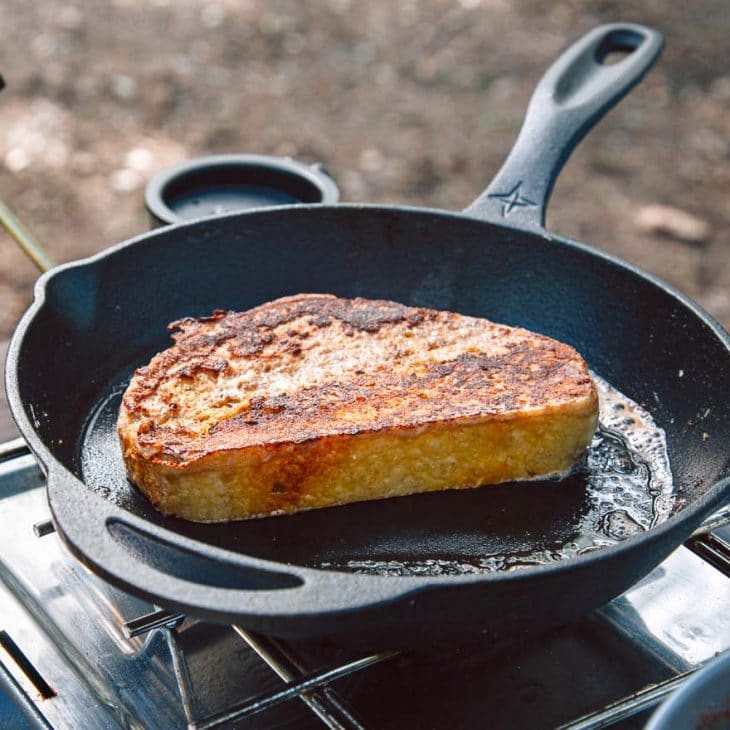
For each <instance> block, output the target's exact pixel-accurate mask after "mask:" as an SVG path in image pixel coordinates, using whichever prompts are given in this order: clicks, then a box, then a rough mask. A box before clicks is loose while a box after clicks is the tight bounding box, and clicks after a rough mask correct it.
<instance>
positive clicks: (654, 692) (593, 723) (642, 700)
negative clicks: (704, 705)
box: [555, 667, 699, 730]
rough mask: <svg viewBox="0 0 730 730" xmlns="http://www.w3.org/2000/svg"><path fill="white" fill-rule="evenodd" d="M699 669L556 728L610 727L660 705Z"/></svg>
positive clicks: (574, 729)
mask: <svg viewBox="0 0 730 730" xmlns="http://www.w3.org/2000/svg"><path fill="white" fill-rule="evenodd" d="M697 669H699V667H697V668H696V669H691V670H690V671H688V672H683V673H682V674H678V675H677V676H676V677H673V678H672V679H668V680H667V681H666V682H662V683H661V684H655V685H652V686H651V687H647V688H645V689H642V690H640V691H639V692H635V693H634V694H632V695H629V696H628V697H626V698H625V699H623V700H619V701H618V702H614V703H613V704H612V705H609V706H608V707H606V708H604V709H602V710H598V711H597V712H591V713H590V714H588V715H583V717H579V718H578V719H577V720H573V721H572V722H568V723H566V724H565V725H560V726H559V727H557V728H555V730H601V728H606V727H610V726H611V725H613V724H615V723H617V722H619V721H620V720H625V719H626V718H627V717H633V716H634V715H638V714H639V713H640V712H642V711H643V710H648V709H649V708H650V707H654V706H655V705H658V704H659V702H660V701H661V700H662V699H664V697H666V696H667V695H668V694H670V693H671V692H674V690H676V689H678V688H679V687H681V686H682V685H683V684H684V683H685V682H686V681H687V679H688V678H689V677H690V676H691V675H692V674H694V673H695V672H696V671H697Z"/></svg>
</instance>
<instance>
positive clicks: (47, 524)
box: [33, 520, 56, 537]
mask: <svg viewBox="0 0 730 730" xmlns="http://www.w3.org/2000/svg"><path fill="white" fill-rule="evenodd" d="M55 531H56V528H55V527H54V525H53V522H51V520H41V521H40V522H36V523H35V525H33V534H34V535H35V536H36V537H45V536H46V535H50V534H51V533H53V532H55Z"/></svg>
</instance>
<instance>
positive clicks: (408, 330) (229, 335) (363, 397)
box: [118, 294, 597, 519]
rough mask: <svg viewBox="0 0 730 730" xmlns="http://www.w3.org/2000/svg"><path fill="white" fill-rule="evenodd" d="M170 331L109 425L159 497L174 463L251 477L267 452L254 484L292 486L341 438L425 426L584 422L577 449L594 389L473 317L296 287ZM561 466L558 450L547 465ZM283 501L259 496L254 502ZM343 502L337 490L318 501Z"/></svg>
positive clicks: (581, 376)
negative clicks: (558, 418) (269, 472)
mask: <svg viewBox="0 0 730 730" xmlns="http://www.w3.org/2000/svg"><path fill="white" fill-rule="evenodd" d="M171 329H172V330H173V339H174V345H173V346H172V347H170V348H169V349H167V350H165V351H164V352H161V353H160V354H158V355H156V356H155V357H154V358H153V359H152V361H151V362H150V364H149V365H148V366H146V367H142V368H140V369H139V370H138V371H137V372H136V373H135V375H134V377H133V379H132V382H131V383H130V385H129V388H128V389H127V391H126V393H125V395H124V398H123V404H122V407H121V411H120V417H119V424H118V427H119V434H120V437H121V440H122V444H123V449H124V456H125V461H126V462H127V467H128V470H129V471H130V475H131V476H132V478H133V479H134V480H135V481H137V483H138V484H140V486H142V488H143V489H144V490H145V491H146V492H147V493H148V494H152V493H154V494H157V496H158V498H159V499H158V501H159V500H162V499H164V498H167V497H169V496H170V495H169V492H170V490H171V489H172V487H171V486H170V484H171V482H170V479H172V480H173V481H174V472H175V471H178V472H180V471H187V472H195V471H198V470H210V469H214V470H215V469H218V470H219V471H221V470H222V472H225V473H226V474H227V473H228V472H230V471H231V470H235V469H236V468H237V465H238V466H241V467H242V468H244V467H245V468H248V467H251V466H252V465H254V466H255V465H257V464H258V465H259V466H260V467H261V468H260V469H259V471H260V473H261V474H262V475H263V474H264V473H265V472H266V469H267V468H273V467H271V464H268V462H271V461H272V459H274V460H277V459H278V460H279V461H277V464H279V466H278V467H277V469H276V470H274V471H275V472H276V473H275V474H274V476H272V477H271V479H274V480H275V483H273V484H269V483H267V484H264V485H263V486H262V489H264V490H269V491H271V490H273V493H274V494H276V493H277V490H278V491H279V492H282V493H286V494H288V495H290V496H291V493H292V491H293V490H294V491H296V492H297V494H300V493H301V491H302V489H304V488H305V487H304V486H303V484H304V483H305V482H306V480H307V479H310V480H311V479H312V474H313V471H317V469H318V468H320V467H321V466H322V463H323V462H327V463H329V466H330V468H334V467H333V463H334V462H333V459H334V457H333V454H335V453H337V454H339V456H338V459H336V461H337V468H338V469H340V470H343V469H345V470H346V465H345V464H344V462H343V459H344V458H345V452H344V451H343V450H342V445H343V444H345V443H351V441H350V440H351V439H352V438H354V437H357V438H361V437H364V436H366V435H368V434H370V435H371V436H379V437H382V436H383V435H385V434H393V435H395V434H401V435H403V434H408V435H409V437H411V438H414V437H416V436H418V434H419V433H423V432H425V431H428V430H429V429H430V428H434V427H439V428H442V429H443V428H447V427H450V428H453V427H459V428H463V427H466V426H469V425H470V424H472V425H478V424H484V423H491V424H493V425H494V424H498V423H503V424H509V423H511V422H512V421H519V422H520V423H526V422H529V421H530V419H532V420H533V421H535V422H536V423H537V422H538V421H540V423H543V422H544V420H545V419H546V418H548V417H550V416H551V414H553V415H562V416H569V417H575V418H579V419H584V421H585V422H583V421H581V423H582V426H581V428H582V431H581V434H580V436H576V438H575V439H574V440H573V442H571V444H572V446H571V447H570V448H571V449H572V450H573V451H577V450H580V449H582V448H584V447H585V445H586V443H587V440H586V434H587V433H588V431H589V430H590V431H591V433H592V430H591V428H594V427H595V414H596V412H597V398H596V393H595V388H594V385H593V382H592V380H591V378H590V375H589V373H588V370H587V367H586V364H585V362H584V361H583V359H582V358H581V357H580V356H579V355H578V354H577V353H576V352H575V350H573V349H572V348H571V347H569V346H567V345H565V344H562V343H560V342H557V341H555V340H552V339H550V338H548V337H545V336H543V335H539V334H535V333H532V332H529V331H527V330H524V329H520V328H513V327H508V326H505V325H500V324H495V323H493V322H490V321H487V320H485V319H478V318H474V317H467V316H462V315H458V314H454V313H451V312H444V311H436V310H431V309H422V308H415V307H407V306H404V305H402V304H397V303H394V302H388V301H375V300H367V299H341V298H337V297H334V296H331V295H321V294H300V295H296V296H291V297H286V298H283V299H278V300H276V301H273V302H270V303H267V304H263V305H261V306H259V307H257V308H255V309H252V310H249V311H247V312H239V313H236V312H222V311H217V312H215V313H214V314H213V315H212V316H210V317H203V318H200V319H183V320H180V321H179V322H175V323H173V324H172V325H171ZM540 419H542V420H540ZM585 419H588V420H587V421H586V420H585ZM589 421H590V423H592V427H591V425H590V423H589ZM587 423H588V427H586V424H587ZM460 438H461V437H460ZM500 438H501V437H500ZM587 439H588V440H590V434H588V436H587ZM462 440H463V439H462ZM352 443H355V442H352ZM357 443H360V444H362V443H364V441H357ZM414 443H415V442H414ZM313 444H318V449H317V452H316V454H315V453H314V452H313V451H312V450H311V447H312V445H313ZM298 447H301V448H298ZM305 447H306V448H309V449H310V450H309V451H308V452H307V453H308V454H309V456H308V457H307V460H305V461H307V463H306V464H304V462H303V461H302V458H300V457H302V454H303V453H305V450H306V449H305ZM348 448H350V447H348ZM383 448H385V446H383ZM419 448H420V447H419ZM515 448H519V445H516V446H515ZM345 451H346V449H345ZM378 453H380V452H378ZM287 454H288V456H287ZM353 454H354V452H352V453H351V454H350V456H349V457H347V458H351V459H354V458H356V457H355V456H353ZM563 456H564V457H565V455H563ZM460 458H464V457H463V455H461V456H460ZM570 458H571V459H573V458H575V454H574V453H572V454H570ZM267 464H268V466H266V465H267ZM295 464H299V466H297V467H296V468H295V466H294V465H295ZM565 466H566V464H565V458H563V460H562V462H561V463H560V464H557V463H556V465H555V468H556V469H558V468H565ZM156 468H157V469H158V471H157V472H155V469H156ZM472 472H473V470H472ZM472 472H470V474H471V477H470V478H471V479H472V480H474V479H482V478H483V476H480V474H481V472H479V473H477V472H473V473H472ZM343 473H345V474H346V471H345V472H343ZM171 475H173V476H171ZM406 476H409V475H408V474H406ZM519 476H527V477H529V476H534V474H520V473H517V474H515V473H512V472H510V471H509V469H507V470H506V471H505V477H504V478H506V479H511V478H515V477H519ZM163 477H164V478H163ZM261 478H262V479H264V481H265V480H266V479H268V478H269V477H264V476H262V477H261ZM328 478H329V477H328ZM444 478H446V477H444ZM487 478H489V477H487ZM251 479H255V477H254V476H250V477H247V480H248V482H250V480H251ZM497 480H499V479H497ZM224 481H225V480H224ZM234 481H235V480H234ZM406 481H409V480H408V479H406ZM411 481H412V480H411ZM153 482H154V484H153ZM248 482H247V483H248ZM455 486H458V485H455ZM163 487H164V488H163ZM249 487H250V488H255V484H249ZM317 488H319V485H317ZM338 489H339V490H340V492H341V491H342V490H341V489H340V487H339V486H338ZM314 491H316V489H315V490H314ZM411 491H419V490H418V489H411ZM163 492H164V494H163ZM406 493H407V492H406ZM375 496H377V494H376V495H375ZM386 496H387V495H386ZM356 498H369V497H356ZM283 499H284V498H283V497H282V498H281V499H280V500H278V501H277V499H274V498H271V499H269V501H268V502H267V503H266V504H267V505H268V506H266V510H269V509H277V508H279V507H277V505H278V504H279V502H281V501H282V500H283ZM153 501H154V498H153ZM284 501H286V500H284ZM320 501H321V500H320ZM343 501H348V499H347V495H346V494H341V493H340V494H338V496H337V497H336V498H335V500H334V502H331V503H341V502H343ZM290 502H291V500H290ZM305 502H306V500H305ZM315 502H316V500H315ZM309 506H319V505H318V504H313V505H309ZM281 508H282V509H285V510H289V511H293V510H295V509H303V508H307V505H306V504H303V505H302V504H300V503H299V502H297V503H296V504H294V506H292V505H291V504H290V503H289V502H287V503H286V504H283V506H281ZM166 511H167V510H166ZM239 516H240V515H239ZM243 516H246V515H243ZM195 518H196V517H195V516H193V517H192V519H195ZM218 518H219V517H217V516H216V517H214V519H218ZM225 518H226V517H225V516H224V517H223V519H225ZM201 519H205V517H202V518H201Z"/></svg>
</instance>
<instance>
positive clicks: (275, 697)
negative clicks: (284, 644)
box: [190, 651, 398, 730]
mask: <svg viewBox="0 0 730 730" xmlns="http://www.w3.org/2000/svg"><path fill="white" fill-rule="evenodd" d="M397 654H398V652H396V651H384V652H380V653H378V654H372V655H371V656H366V657H363V658H362V659H356V660H355V661H354V662H348V663H347V664H343V665H341V666H339V667H335V668H334V669H326V670H324V671H322V672H315V673H313V674H309V675H305V676H304V677H302V678H301V679H299V680H297V681H296V682H291V683H289V684H287V686H286V687H285V688H284V689H282V690H280V691H279V692H274V693H273V694H267V695H262V696H259V697H253V698H251V699H249V700H245V701H244V702H241V703H240V704H237V705H233V706H232V707H230V708H228V709H227V710H223V712H219V713H216V714H215V715H211V716H210V717H208V718H206V719H204V720H200V721H198V722H195V723H191V724H190V728H191V730H210V728H214V727H219V726H220V725H222V724H223V723H227V722H232V721H234V720H240V719H242V718H244V717H250V716H251V715H256V714H258V713H259V712H263V711H264V710H268V709H270V708H272V707H275V706H276V705H280V704H281V703H282V702H287V701H288V700H291V699H294V698H295V697H298V696H299V695H301V694H302V692H306V691H307V690H311V689H315V688H316V687H323V686H324V685H327V684H329V683H330V682H334V681H335V680H337V679H342V678H343V677H346V676H347V675H348V674H353V673H354V672H357V671H359V670H361V669H365V667H369V666H371V665H373V664H379V663H380V662H382V661H385V660H387V659H392V658H393V657H395V656H397Z"/></svg>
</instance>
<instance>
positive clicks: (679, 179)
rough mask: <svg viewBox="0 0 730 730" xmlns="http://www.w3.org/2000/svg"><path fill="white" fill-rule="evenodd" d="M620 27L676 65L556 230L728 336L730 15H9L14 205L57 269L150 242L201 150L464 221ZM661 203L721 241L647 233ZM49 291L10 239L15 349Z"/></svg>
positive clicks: (4, 144)
mask: <svg viewBox="0 0 730 730" xmlns="http://www.w3.org/2000/svg"><path fill="white" fill-rule="evenodd" d="M619 19H621V20H633V21H639V22H644V23H647V24H649V25H652V26H654V27H655V28H657V29H659V30H661V31H662V32H663V33H664V34H665V36H666V41H667V49H666V51H665V54H664V57H663V60H662V61H661V62H660V64H659V66H658V67H657V69H656V70H655V71H653V72H652V73H651V74H650V76H649V77H647V79H646V80H645V81H644V83H642V84H641V85H640V86H639V87H638V88H637V89H636V90H635V91H634V92H633V93H632V94H631V96H630V97H628V98H627V99H625V100H624V102H623V103H622V104H621V105H620V106H619V107H618V108H617V109H616V110H614V111H613V112H612V113H611V114H609V116H608V117H607V118H606V119H605V120H604V121H603V122H602V123H601V124H600V126H599V127H598V129H597V130H596V131H595V132H594V133H593V134H592V135H591V136H590V137H589V139H588V140H587V141H586V142H584V143H583V145H582V146H581V147H580V148H579V150H578V151H577V152H576V154H575V156H574V157H573V158H572V160H571V161H570V162H569V164H568V165H567V167H566V169H565V171H564V173H563V175H562V177H561V179H560V182H559V183H558V185H557V187H556V190H555V193H554V198H553V202H552V205H551V208H550V214H549V218H548V225H549V227H550V228H551V229H552V230H554V231H557V232H560V233H563V234H566V235H568V236H570V237H573V238H578V239H581V240H586V241H589V242H591V243H593V244H595V245H596V246H599V247H601V248H603V249H605V250H608V251H611V252H614V253H616V254H618V255H620V256H623V257H625V258H627V259H629V260H630V261H633V262H635V263H636V264H639V265H640V266H642V267H644V268H646V269H649V270H650V271H653V272H654V273H656V274H658V275H659V276H661V277H663V278H665V279H667V280H668V281H670V282H672V283H673V284H675V285H677V286H678V287H680V288H681V289H682V290H684V291H685V292H687V293H688V294H689V295H690V296H691V297H693V298H695V299H697V300H698V301H699V302H700V303H701V304H702V305H703V306H704V307H706V308H707V309H708V310H709V311H710V312H712V313H713V314H714V315H715V316H716V317H718V318H719V319H720V320H721V321H722V322H723V323H724V324H725V325H726V326H727V325H730V256H729V255H728V251H729V250H730V235H729V234H730V113H729V112H730V70H729V68H730V67H729V66H728V63H727V62H728V60H730V57H729V56H728V40H727V39H728V38H729V37H730V6H729V5H728V3H727V0H717V1H716V2H710V1H709V0H708V1H705V2H683V3H680V2H674V1H671V0H655V1H647V2H642V3H631V4H629V3H620V2H610V1H601V0H592V1H590V2H559V3H545V2H540V1H538V0H525V1H522V2H510V1H509V0H482V1H481V2H479V1H478V0H462V2H446V1H445V0H421V1H419V2H415V1H413V0H400V1H398V2H396V1H394V0H378V1H374V2H373V1H369V2H356V1H354V0H351V1H348V0H329V2H298V1H296V0H290V1H287V2H284V1H280V2H257V1H254V0H249V1H247V2H245V1H243V0H217V1H215V2H214V1H210V0H175V1H173V0H117V1H116V2H100V1H99V0H79V1H78V2H74V3H73V4H64V3H63V2H60V3H59V2H52V0H35V1H34V2H28V0H3V2H2V4H0V27H2V29H3V42H2V45H1V46H0V72H2V74H3V75H4V77H5V79H6V81H7V84H8V88H7V89H6V90H5V91H4V92H3V94H2V95H1V96H0V197H2V198H3V199H4V200H5V201H6V202H7V203H8V204H10V205H11V207H12V208H14V209H15V211H16V212H17V213H18V214H19V215H20V216H21V218H22V219H23V220H24V221H25V222H26V224H27V225H28V227H29V228H30V229H31V230H32V231H33V232H34V233H35V234H36V236H37V237H38V238H39V239H40V240H41V241H42V242H43V243H44V244H45V246H46V247H47V249H48V250H49V252H50V253H51V255H52V256H53V257H54V259H56V260H57V261H65V260H68V259H72V258H77V257H79V256H85V255H87V254H90V253H92V252H94V251H98V250H100V249H102V248H104V247H105V246H107V245H109V244H111V243H113V242H116V241H119V240H121V239H124V238H126V237H129V236H131V235H133V234H135V233H138V232H141V231H143V230H145V229H146V227H147V218H146V215H145V212H144V209H143V205H142V191H143V187H144V184H145V182H146V181H147V180H148V179H149V177H150V176H151V175H153V174H154V173H155V172H157V171H158V170H160V169H162V168H164V167H166V166H168V165H170V164H172V163H175V162H178V161H181V160H184V159H187V158H190V157H194V156H196V155H200V154H204V153H212V152H259V153H269V154H277V155H290V156H293V157H295V158H299V159H302V160H304V161H323V162H325V163H326V165H327V166H328V167H329V168H330V169H331V171H332V173H333V175H334V177H335V178H336V180H337V181H338V183H339V184H340V187H341V189H342V193H343V199H345V200H353V201H355V200H356V201H373V202H375V201H382V202H404V203H415V204H427V205H430V206H440V207H445V208H454V209H456V208H460V207H463V206H465V205H466V204H467V203H469V202H470V201H471V199H472V198H473V197H475V196H476V194H477V193H478V192H479V191H480V190H481V188H482V187H483V186H484V185H485V183H486V182H487V181H488V180H489V178H490V176H491V175H492V174H493V173H494V172H495V171H496V170H497V169H498V167H499V165H500V164H501V162H502V160H503V159H504V156H505V154H506V152H507V151H508V149H509V147H510V145H511V144H512V141H513V139H514V136H515V133H516V132H517V130H518V128H519V125H520V122H521V119H522V115H523V112H524V110H525V108H526V105H527V102H528V99H529V96H530V94H531V91H532V89H533V87H534V85H535V83H536V82H537V80H538V78H539V77H540V75H541V73H542V71H543V70H544V69H546V68H547V66H548V65H549V63H550V62H551V61H552V60H553V59H554V58H555V57H556V56H557V54H558V53H559V52H560V51H561V50H562V49H563V48H564V47H565V46H566V45H567V44H568V43H569V42H570V41H571V40H573V39H574V38H576V37H577V36H578V35H580V34H581V33H583V32H585V31H586V30H588V29H589V28H591V26H593V25H595V24H597V23H601V22H609V21H614V20H619ZM654 203H661V204H665V205H669V206H672V207H674V208H678V209H680V211H687V212H689V213H692V214H694V215H695V216H698V217H699V218H700V219H702V220H703V221H705V222H706V223H707V224H709V226H710V227H711V232H710V233H709V234H708V235H706V236H703V237H702V238H704V240H702V241H700V242H689V241H686V240H681V239H682V237H683V234H682V233H681V231H680V232H675V234H674V237H673V238H671V237H667V236H666V235H660V234H658V233H655V232H652V231H651V230H647V229H646V227H644V228H642V227H641V225H640V224H639V219H640V217H641V216H640V211H641V210H642V208H643V207H644V206H647V205H651V204H654ZM36 276H37V273H36V271H35V270H34V268H33V266H32V265H31V264H29V263H28V262H27V261H26V260H25V259H24V257H23V255H22V254H20V253H19V252H18V251H16V250H15V247H14V246H13V244H12V242H11V241H10V239H9V238H7V236H5V235H4V234H3V235H2V236H0V339H2V338H5V337H7V336H8V335H9V334H10V332H11V331H12V327H13V325H14V323H15V322H16V321H17V318H18V317H19V315H20V314H21V312H22V311H23V309H24V308H25V306H26V305H27V303H28V301H29V298H30V296H31V290H32V283H33V281H34V279H35V278H36Z"/></svg>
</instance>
